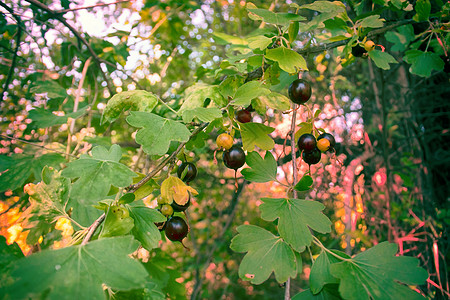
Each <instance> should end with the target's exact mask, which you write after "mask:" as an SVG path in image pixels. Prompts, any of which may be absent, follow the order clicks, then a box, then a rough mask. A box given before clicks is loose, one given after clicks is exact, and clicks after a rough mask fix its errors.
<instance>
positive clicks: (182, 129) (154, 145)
mask: <svg viewBox="0 0 450 300" xmlns="http://www.w3.org/2000/svg"><path fill="white" fill-rule="evenodd" d="M127 122H128V124H130V125H131V126H134V127H139V128H141V129H139V130H138V132H137V134H136V143H138V144H140V145H142V148H143V149H144V151H145V153H147V154H148V155H163V154H165V153H166V152H167V150H169V145H170V142H171V141H177V142H187V141H188V140H189V137H190V135H191V132H190V131H189V130H188V129H187V128H186V126H184V125H183V124H181V123H179V122H176V121H173V120H170V119H165V118H162V117H160V116H158V115H155V114H152V113H147V112H130V115H129V116H128V117H127Z"/></svg>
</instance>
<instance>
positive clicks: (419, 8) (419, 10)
mask: <svg viewBox="0 0 450 300" xmlns="http://www.w3.org/2000/svg"><path fill="white" fill-rule="evenodd" d="M414 9H415V10H416V15H415V16H414V17H413V19H414V21H416V22H421V21H427V20H428V18H429V17H430V13H431V3H430V0H417V2H416V6H415V7H414Z"/></svg>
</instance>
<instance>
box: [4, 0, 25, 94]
mask: <svg viewBox="0 0 450 300" xmlns="http://www.w3.org/2000/svg"><path fill="white" fill-rule="evenodd" d="M0 5H1V6H2V7H3V8H5V9H6V10H7V11H8V12H9V13H11V15H12V16H13V18H14V19H16V21H17V36H16V48H15V49H14V54H13V58H12V60H11V67H10V69H9V71H8V76H7V77H6V80H5V86H4V87H3V90H2V93H1V94H0V101H2V100H3V96H4V95H5V92H6V91H7V90H8V86H9V83H10V82H11V79H12V75H13V74H14V68H15V65H16V61H17V56H18V54H17V53H18V51H19V46H20V38H21V37H22V26H21V23H22V22H21V20H20V18H19V17H18V16H16V15H15V14H14V11H13V10H12V9H11V8H10V7H8V6H7V5H6V4H4V3H3V2H0Z"/></svg>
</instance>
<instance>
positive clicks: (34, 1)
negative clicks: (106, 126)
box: [26, 0, 114, 95]
mask: <svg viewBox="0 0 450 300" xmlns="http://www.w3.org/2000/svg"><path fill="white" fill-rule="evenodd" d="M26 1H27V2H29V3H31V4H32V5H34V6H37V7H38V8H40V9H42V10H44V11H46V12H48V13H49V14H50V15H51V16H52V17H53V18H54V19H56V20H58V21H60V22H61V23H62V24H63V25H64V26H66V27H67V28H68V29H69V30H70V31H71V32H72V33H73V34H74V35H75V36H76V37H77V39H78V40H79V41H81V42H82V43H83V44H84V45H85V46H86V47H87V49H88V50H89V53H91V55H92V56H93V57H94V59H95V62H96V63H97V66H98V68H99V70H100V73H101V74H102V77H103V79H104V80H105V81H106V85H107V88H108V91H109V93H110V94H111V95H112V94H114V89H113V88H112V86H111V83H110V82H109V79H108V77H107V76H106V74H105V72H103V70H102V67H101V63H102V62H103V63H107V62H105V61H104V60H102V59H101V58H100V57H98V55H97V53H95V51H94V49H93V48H92V47H91V45H90V44H89V42H88V41H87V40H86V39H85V38H84V37H83V36H82V35H81V34H80V33H79V32H78V30H76V29H75V28H74V27H73V26H72V25H70V24H69V23H68V22H67V21H66V19H65V18H64V17H63V16H62V15H61V14H58V13H56V12H55V11H53V10H52V9H50V8H49V7H48V6H47V5H45V4H43V3H41V2H39V1H38V0H26Z"/></svg>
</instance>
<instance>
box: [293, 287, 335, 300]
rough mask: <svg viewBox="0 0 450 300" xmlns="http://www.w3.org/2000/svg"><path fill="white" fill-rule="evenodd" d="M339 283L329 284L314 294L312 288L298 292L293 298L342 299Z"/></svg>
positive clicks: (303, 299)
mask: <svg viewBox="0 0 450 300" xmlns="http://www.w3.org/2000/svg"><path fill="white" fill-rule="evenodd" d="M338 288H339V285H337V284H327V285H325V287H324V288H323V289H322V290H321V291H320V293H318V294H316V295H314V294H313V293H312V292H311V290H306V291H303V292H301V293H298V294H297V295H295V296H294V297H292V299H291V300H342V298H341V295H339V291H338Z"/></svg>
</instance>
